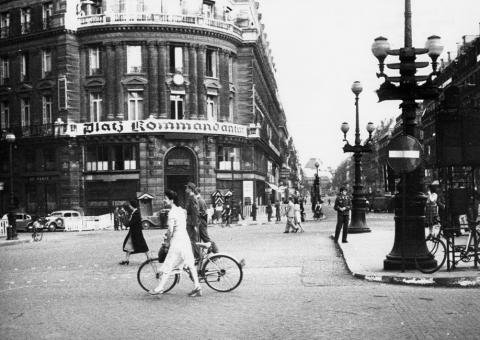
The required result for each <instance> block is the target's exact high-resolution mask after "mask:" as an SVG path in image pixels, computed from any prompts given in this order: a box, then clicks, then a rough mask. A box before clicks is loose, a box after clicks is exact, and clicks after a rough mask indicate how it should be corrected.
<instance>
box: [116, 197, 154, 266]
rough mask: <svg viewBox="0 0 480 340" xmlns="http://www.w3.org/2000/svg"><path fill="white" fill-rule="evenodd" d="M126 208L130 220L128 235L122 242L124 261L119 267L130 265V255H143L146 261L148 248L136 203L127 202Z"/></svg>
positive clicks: (133, 201) (134, 201)
mask: <svg viewBox="0 0 480 340" xmlns="http://www.w3.org/2000/svg"><path fill="white" fill-rule="evenodd" d="M126 208H127V209H128V210H130V212H131V213H130V219H129V220H128V223H127V227H128V234H127V236H126V237H125V240H124V241H123V251H124V252H125V260H123V261H122V262H120V264H121V265H128V264H129V263H130V255H131V254H138V253H145V256H146V257H147V259H148V246H147V242H146V241H145V238H144V237H143V232H142V218H141V216H140V211H139V210H138V202H137V201H136V200H132V201H130V202H128V204H127V206H126Z"/></svg>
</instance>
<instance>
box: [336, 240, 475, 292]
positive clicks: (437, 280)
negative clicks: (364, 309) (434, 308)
mask: <svg viewBox="0 0 480 340" xmlns="http://www.w3.org/2000/svg"><path fill="white" fill-rule="evenodd" d="M330 238H332V236H330ZM335 246H336V248H337V249H338V251H339V252H340V254H341V255H342V258H343V261H344V262H345V265H346V266H347V269H348V271H349V272H350V274H352V276H353V277H355V278H357V279H361V280H365V281H368V282H378V283H388V284H398V285H410V286H420V287H451V288H476V287H480V276H459V277H415V276H410V277H403V276H402V277H401V276H395V275H376V274H363V273H356V272H354V271H352V270H351V269H350V266H349V265H348V261H347V259H346V258H345V255H344V254H343V249H342V247H341V246H340V244H338V243H336V244H335Z"/></svg>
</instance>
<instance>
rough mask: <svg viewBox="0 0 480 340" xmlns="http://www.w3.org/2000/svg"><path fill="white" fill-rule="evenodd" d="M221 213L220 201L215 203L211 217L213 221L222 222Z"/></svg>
mask: <svg viewBox="0 0 480 340" xmlns="http://www.w3.org/2000/svg"><path fill="white" fill-rule="evenodd" d="M222 213H223V205H222V203H220V202H219V203H217V205H215V212H214V217H213V223H215V224H217V223H220V224H222Z"/></svg>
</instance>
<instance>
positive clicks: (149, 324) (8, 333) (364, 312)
mask: <svg viewBox="0 0 480 340" xmlns="http://www.w3.org/2000/svg"><path fill="white" fill-rule="evenodd" d="M331 229H332V220H331V219H328V220H327V221H322V222H319V223H308V224H306V225H305V230H306V232H305V233H303V234H283V233H282V231H283V225H264V226H247V227H233V228H220V227H213V228H210V233H211V236H212V237H213V238H214V239H215V240H216V241H217V243H218V244H219V246H220V247H221V251H224V252H228V253H231V254H233V255H234V256H236V257H238V258H244V259H245V261H246V267H245V276H244V281H243V282H242V284H241V286H240V287H239V288H238V289H237V290H235V291H233V292H231V293H226V294H222V293H217V292H215V291H213V290H211V289H210V288H208V287H207V286H204V287H203V288H204V289H203V291H204V296H203V297H201V298H189V297H188V296H187V295H186V294H187V292H188V291H189V290H190V289H191V283H190V282H189V280H188V278H186V277H183V278H182V281H181V283H180V285H179V286H177V287H175V288H174V289H173V290H172V291H171V292H170V293H168V294H166V295H163V296H161V297H156V296H149V295H147V294H146V293H144V292H143V291H141V290H140V287H139V286H138V284H137V282H136V269H137V267H138V265H139V264H140V263H141V261H143V255H135V256H132V260H133V261H131V264H130V266H128V267H123V266H119V265H118V264H117V263H118V261H120V260H121V259H122V256H123V255H122V253H121V251H120V248H121V243H122V240H123V237H124V235H125V234H124V233H125V232H114V231H102V232H95V233H93V232H89V233H46V234H45V239H44V241H42V242H39V243H28V244H21V245H16V246H9V247H2V248H0V338H1V339H128V338H136V339H187V338H190V339H392V338H393V339H478V338H479V336H480V335H479V330H480V297H479V296H480V294H479V293H478V290H477V289H452V288H450V289H439V288H435V289H433V288H424V287H409V286H395V285H386V284H379V283H369V282H365V281H361V280H357V279H355V278H352V277H351V276H350V274H349V273H348V271H347V270H346V268H345V265H344V262H343V259H342V258H341V257H339V254H338V252H337V251H336V249H335V247H334V245H333V242H332V241H331V240H330V239H329V238H328V236H329V235H330V233H331V231H332V230H331ZM145 235H146V238H147V242H148V244H149V245H150V246H151V248H152V249H157V248H158V246H159V245H160V240H161V239H162V235H163V231H160V230H149V231H146V232H145Z"/></svg>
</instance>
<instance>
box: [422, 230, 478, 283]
mask: <svg viewBox="0 0 480 340" xmlns="http://www.w3.org/2000/svg"><path fill="white" fill-rule="evenodd" d="M479 225H480V221H479V222H475V224H474V225H473V226H470V227H469V230H470V233H469V235H468V239H467V243H466V244H461V245H454V246H453V247H452V249H451V253H452V254H453V255H454V256H453V259H454V260H453V266H455V265H456V264H457V263H459V262H460V261H462V262H470V261H471V260H472V259H476V262H477V263H480V254H479V249H478V247H479V244H480V231H479V230H478V226H479ZM475 236H476V237H475ZM444 240H445V241H444ZM425 244H426V247H427V253H428V254H430V255H431V256H432V257H433V258H434V259H435V260H436V261H437V264H436V265H435V266H434V267H429V268H424V267H422V265H421V262H419V261H417V258H415V265H416V268H417V269H418V270H419V271H421V272H422V273H425V274H432V273H435V272H436V271H438V270H439V269H440V268H441V267H442V266H443V265H444V264H445V261H446V260H447V255H448V253H447V244H449V242H448V241H447V235H445V230H444V227H443V226H442V225H440V224H439V223H438V224H436V225H434V226H433V230H432V232H431V233H430V234H429V235H428V236H427V237H426V239H425ZM417 253H423V245H419V249H418V252H417ZM455 258H459V259H458V260H455Z"/></svg>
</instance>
